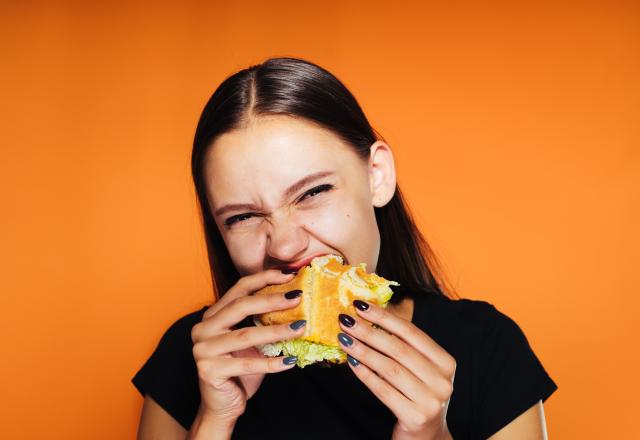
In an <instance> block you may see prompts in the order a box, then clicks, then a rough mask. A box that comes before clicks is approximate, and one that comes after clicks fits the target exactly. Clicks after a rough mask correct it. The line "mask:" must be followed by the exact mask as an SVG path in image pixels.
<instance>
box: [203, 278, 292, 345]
mask: <svg viewBox="0 0 640 440" xmlns="http://www.w3.org/2000/svg"><path fill="white" fill-rule="evenodd" d="M298 292H300V291H299V290H298ZM285 295H286V293H285V294H282V293H272V294H267V295H255V296H242V297H239V298H236V299H234V300H232V301H231V302H229V303H228V304H227V305H226V306H225V307H223V308H222V309H220V310H219V311H218V312H217V313H216V314H215V315H213V316H211V317H210V318H208V319H207V320H205V321H202V322H199V323H198V324H196V325H194V326H193V328H192V329H191V338H192V339H193V342H194V343H196V342H198V341H203V340H205V339H207V338H210V337H212V336H215V335H218V334H220V333H226V332H228V329H229V328H230V327H231V326H233V325H235V324H237V323H238V322H240V321H242V320H243V319H245V318H246V317H247V316H249V315H256V314H260V313H267V312H271V311H275V310H284V309H289V308H292V307H295V306H297V305H298V304H300V298H301V295H298V296H296V297H294V298H292V299H288V298H287V297H286V296H285ZM246 328H249V327H246Z"/></svg>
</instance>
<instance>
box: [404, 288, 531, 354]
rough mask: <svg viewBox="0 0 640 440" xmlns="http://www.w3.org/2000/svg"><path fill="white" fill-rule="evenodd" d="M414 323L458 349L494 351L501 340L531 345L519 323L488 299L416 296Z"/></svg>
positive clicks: (508, 343)
mask: <svg viewBox="0 0 640 440" xmlns="http://www.w3.org/2000/svg"><path fill="white" fill-rule="evenodd" d="M413 323H414V324H415V325H416V326H418V327H419V328H420V329H422V330H423V331H425V332H426V333H427V334H429V335H430V336H431V337H433V338H434V339H435V340H436V341H439V343H441V345H443V346H447V347H449V348H450V349H451V350H453V351H457V350H465V351H468V350H472V351H477V350H484V351H485V353H488V352H491V351H492V346H495V344H499V345H500V346H501V347H503V348H504V347H506V346H507V345H511V346H513V345H514V344H518V345H520V346H523V347H524V346H526V347H528V346H529V343H528V340H527V338H526V336H525V334H524V332H523V331H522V329H521V328H520V326H519V325H518V324H517V323H516V322H515V321H514V320H513V319H512V318H511V317H510V316H508V315H507V314H506V313H504V312H502V311H501V310H499V308H497V307H496V306H494V305H493V304H491V303H490V302H488V301H484V300H477V299H469V298H450V297H448V296H444V295H435V294H417V295H415V296H414V312H413Z"/></svg>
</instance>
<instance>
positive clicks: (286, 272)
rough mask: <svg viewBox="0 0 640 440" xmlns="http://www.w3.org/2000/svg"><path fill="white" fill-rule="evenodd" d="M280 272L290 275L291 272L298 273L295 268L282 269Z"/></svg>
mask: <svg viewBox="0 0 640 440" xmlns="http://www.w3.org/2000/svg"><path fill="white" fill-rule="evenodd" d="M280 272H282V273H283V274H285V275H288V274H290V273H297V272H298V271H297V270H295V269H280Z"/></svg>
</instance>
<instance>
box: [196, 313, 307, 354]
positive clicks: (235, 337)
mask: <svg viewBox="0 0 640 440" xmlns="http://www.w3.org/2000/svg"><path fill="white" fill-rule="evenodd" d="M305 324H306V321H295V322H292V323H290V324H279V325H266V326H260V327H245V328H241V329H239V330H234V331H231V332H227V333H223V334H220V335H217V336H214V337H211V338H208V339H205V340H202V341H200V342H197V343H196V344H194V345H193V356H194V358H195V359H205V358H213V357H216V356H219V355H221V354H226V353H231V352H233V351H239V350H244V349H247V348H250V347H255V346H256V345H259V344H260V345H262V344H267V343H272V342H277V341H283V340H288V339H293V338H297V337H300V336H302V334H304V330H305Z"/></svg>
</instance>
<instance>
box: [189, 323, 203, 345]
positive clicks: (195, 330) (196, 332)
mask: <svg viewBox="0 0 640 440" xmlns="http://www.w3.org/2000/svg"><path fill="white" fill-rule="evenodd" d="M201 330H202V323H201V322H198V323H197V324H196V325H194V326H193V327H191V342H194V343H195V342H196V341H198V340H199V336H200V332H201Z"/></svg>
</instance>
